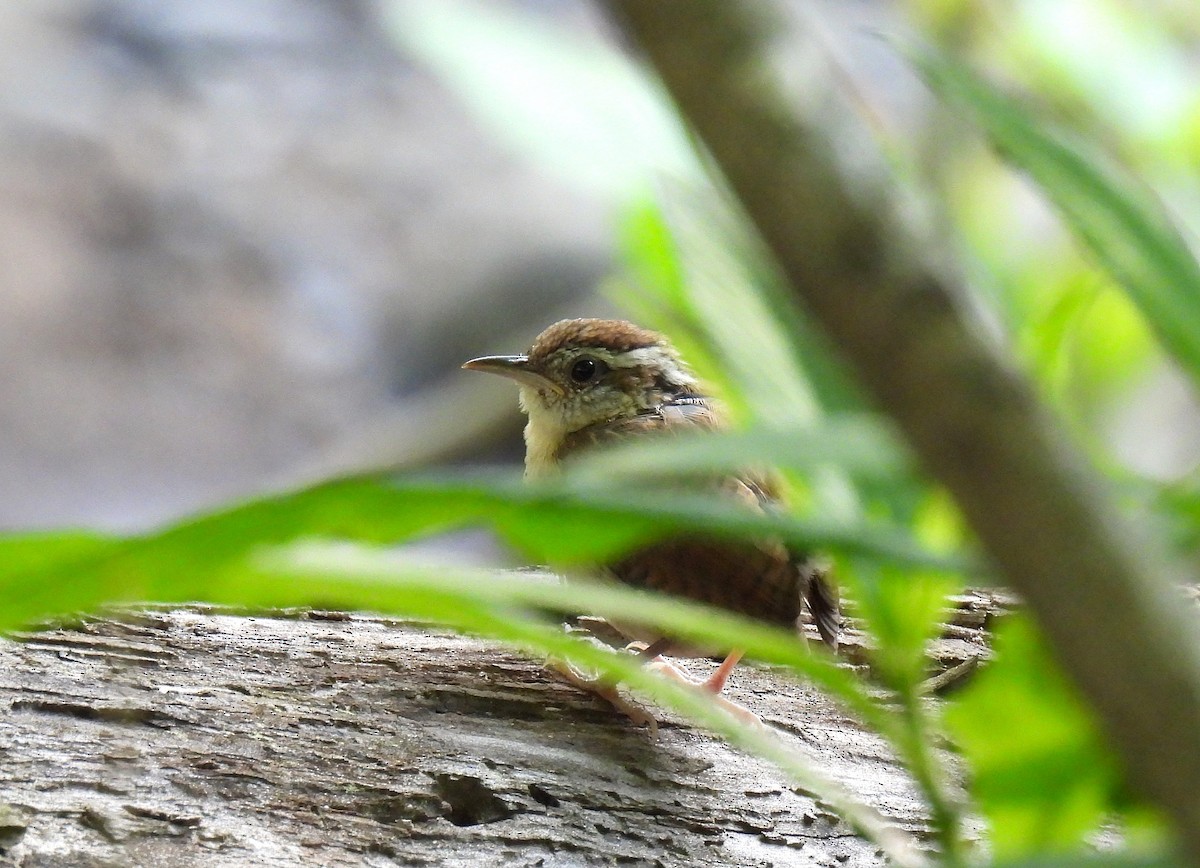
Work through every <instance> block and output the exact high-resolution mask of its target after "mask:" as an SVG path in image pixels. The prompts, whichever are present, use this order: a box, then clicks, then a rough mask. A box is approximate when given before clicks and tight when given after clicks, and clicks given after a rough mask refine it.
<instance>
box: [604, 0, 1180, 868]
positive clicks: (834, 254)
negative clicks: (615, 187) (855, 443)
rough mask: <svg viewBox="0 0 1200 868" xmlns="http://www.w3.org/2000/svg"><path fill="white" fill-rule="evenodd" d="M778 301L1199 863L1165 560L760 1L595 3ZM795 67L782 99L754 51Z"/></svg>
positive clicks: (818, 73)
mask: <svg viewBox="0 0 1200 868" xmlns="http://www.w3.org/2000/svg"><path fill="white" fill-rule="evenodd" d="M609 5H610V6H611V7H612V8H613V9H614V10H616V11H617V12H618V17H619V19H620V21H621V22H622V23H623V24H624V26H625V29H626V31H627V33H628V34H629V35H630V36H631V37H632V38H633V39H634V41H635V42H636V43H637V44H638V45H639V46H640V47H641V48H642V49H643V50H644V51H645V54H646V56H647V57H648V59H649V60H650V62H651V63H652V64H653V65H654V67H655V68H656V70H657V71H658V73H659V75H660V76H661V77H662V80H663V82H664V84H665V85H666V87H667V90H668V91H669V92H670V94H671V95H672V97H673V98H674V99H675V101H676V103H677V104H678V105H679V108H680V110H681V111H682V113H683V115H684V117H685V118H686V119H687V121H688V122H690V123H691V124H692V125H693V126H694V128H695V130H696V131H697V133H698V134H699V137H700V139H701V140H702V141H703V142H704V143H705V145H707V147H708V148H709V150H710V151H711V153H712V155H713V157H714V158H715V160H716V163H717V164H718V166H719V167H720V169H721V171H722V172H723V173H724V175H725V177H726V178H727V179H728V181H729V184H730V186H731V187H732V188H733V190H734V192H735V193H736V194H737V196H738V198H739V199H740V201H741V203H742V205H743V206H744V208H745V209H746V212H747V213H748V215H749V217H750V219H751V220H752V221H753V223H754V224H755V226H756V227H757V229H758V231H759V233H760V234H761V236H762V238H763V239H764V241H765V242H766V244H767V246H768V247H769V248H770V250H771V252H772V254H773V256H774V257H775V260H776V261H777V262H778V263H779V265H780V267H781V268H782V271H783V272H784V275H785V276H786V278H787V281H788V283H789V284H790V286H791V287H792V289H793V290H794V291H795V293H796V296H797V298H798V299H799V300H800V301H801V302H802V303H803V305H804V306H805V307H806V308H807V309H808V310H809V311H810V312H811V313H812V314H813V315H814V316H815V318H816V319H817V320H818V321H819V322H820V324H821V325H822V326H823V327H824V328H825V330H826V331H827V332H828V334H829V335H830V336H831V337H832V338H833V339H834V341H835V343H836V344H837V346H838V347H839V348H840V349H841V351H842V352H843V353H844V355H845V358H846V359H847V360H848V361H849V362H850V364H851V365H852V366H853V367H854V368H855V369H856V371H857V373H858V374H859V376H860V378H861V380H862V382H863V384H864V385H865V386H866V387H867V388H868V389H869V391H870V392H871V393H872V394H873V395H874V397H875V398H876V400H877V401H878V402H879V404H880V405H881V406H882V407H883V409H884V410H886V411H887V412H888V413H889V414H890V415H891V416H892V417H893V418H894V419H895V420H896V421H897V423H898V425H899V426H900V428H901V430H902V431H903V432H904V434H905V436H906V437H907V439H908V440H909V442H910V443H911V444H912V446H913V448H914V450H915V451H916V453H917V455H918V456H919V457H920V458H921V460H922V461H923V463H924V464H925V466H926V467H927V468H928V469H929V470H930V471H931V472H932V473H933V474H934V475H935V476H936V477H937V478H938V479H939V480H940V481H941V482H943V483H944V484H945V485H946V486H947V488H948V489H949V490H950V491H951V492H952V493H953V495H954V497H955V499H956V500H957V502H958V504H959V505H960V507H961V508H962V510H963V513H964V514H965V516H966V517H967V520H968V521H969V522H970V524H971V526H972V528H974V530H975V531H976V533H977V534H978V536H979V539H980V541H981V542H982V544H983V546H984V547H985V548H986V550H987V552H988V554H989V555H990V556H991V558H992V559H993V560H994V562H995V563H996V565H997V566H998V567H999V568H1000V570H1001V571H1002V573H1003V575H1004V578H1005V579H1006V581H1007V582H1009V583H1010V584H1011V586H1012V587H1013V588H1015V589H1016V590H1017V591H1019V592H1020V593H1021V595H1022V596H1023V597H1024V598H1025V599H1026V600H1027V601H1028V602H1029V605H1030V608H1031V609H1032V610H1033V613H1034V614H1035V616H1036V617H1037V618H1038V620H1039V621H1040V623H1041V625H1042V627H1043V629H1044V630H1045V632H1046V633H1047V635H1048V636H1049V637H1050V639H1051V641H1052V643H1053V645H1054V647H1055V649H1056V651H1057V653H1058V654H1059V656H1060V658H1061V660H1062V662H1063V664H1064V666H1065V668H1066V669H1067V671H1068V672H1069V673H1070V674H1071V675H1072V676H1073V677H1074V679H1075V680H1076V681H1077V683H1078V684H1079V686H1080V687H1081V689H1082V691H1083V692H1084V694H1085V695H1086V696H1087V697H1088V698H1089V699H1090V700H1091V702H1092V704H1093V705H1094V706H1095V708H1096V709H1097V710H1098V712H1099V713H1100V716H1101V718H1102V721H1103V724H1104V725H1105V727H1106V729H1107V731H1108V733H1109V735H1110V736H1111V737H1112V740H1113V742H1114V744H1115V745H1116V747H1117V748H1118V749H1119V750H1120V752H1121V754H1122V755H1123V757H1124V760H1125V767H1126V769H1127V771H1128V774H1129V777H1130V779H1131V781H1132V782H1133V783H1134V785H1135V786H1136V787H1137V788H1138V789H1139V790H1140V791H1141V792H1142V793H1143V794H1144V795H1146V796H1148V797H1149V798H1151V799H1152V800H1154V801H1155V802H1157V803H1158V804H1159V805H1160V806H1161V807H1162V808H1163V809H1164V810H1165V811H1166V812H1167V814H1168V815H1169V816H1171V817H1172V819H1173V820H1174V822H1175V825H1176V828H1177V829H1178V830H1179V832H1180V834H1181V836H1182V839H1183V840H1184V842H1185V844H1186V846H1187V848H1188V850H1189V851H1190V855H1191V857H1192V858H1193V860H1196V861H1198V862H1200V787H1197V786H1196V782H1197V781H1200V737H1198V735H1197V734H1198V733H1200V642H1197V641H1196V640H1197V631H1196V622H1195V618H1194V617H1193V615H1192V613H1191V612H1186V611H1185V610H1184V609H1183V608H1182V607H1180V606H1179V605H1178V601H1177V598H1176V597H1175V596H1174V595H1173V594H1172V593H1171V588H1170V585H1169V582H1168V576H1167V571H1166V569H1165V567H1164V566H1163V564H1164V562H1165V557H1164V555H1163V553H1162V552H1161V551H1159V550H1158V549H1157V548H1156V547H1155V546H1154V545H1153V544H1151V543H1150V542H1149V541H1148V540H1144V539H1139V538H1138V537H1137V534H1136V532H1135V530H1134V529H1133V528H1132V527H1131V526H1130V525H1129V523H1128V522H1126V521H1124V520H1122V518H1121V517H1120V516H1118V515H1116V513H1115V510H1114V509H1113V507H1112V503H1113V502H1114V499H1113V497H1112V496H1111V493H1110V492H1108V491H1106V490H1105V487H1104V486H1103V484H1102V482H1101V481H1100V480H1099V479H1098V478H1096V477H1095V475H1094V474H1093V473H1091V472H1089V471H1088V470H1087V469H1086V468H1084V467H1083V466H1082V464H1081V462H1080V461H1079V460H1078V458H1077V457H1076V456H1075V455H1074V454H1073V453H1072V452H1071V450H1070V449H1069V447H1067V446H1066V444H1065V442H1064V439H1063V437H1062V435H1061V433H1060V432H1059V431H1058V430H1057V429H1056V428H1055V426H1054V425H1053V424H1052V423H1051V422H1050V421H1049V419H1048V416H1047V414H1046V413H1045V411H1044V409H1043V408H1042V407H1041V406H1040V405H1039V403H1038V401H1037V400H1036V398H1035V396H1034V395H1033V392H1032V389H1031V388H1030V386H1029V384H1028V383H1027V382H1025V381H1024V380H1023V379H1022V378H1021V377H1020V376H1018V375H1017V374H1016V373H1015V372H1014V371H1013V370H1012V369H1011V368H1010V366H1009V365H1008V364H1007V362H1006V361H1004V360H1003V359H1002V358H1001V355H1000V354H999V353H998V351H997V349H996V348H995V346H994V345H993V344H992V343H991V342H990V341H988V340H987V339H985V338H984V337H983V334H982V329H980V328H979V324H978V323H977V322H974V321H973V319H972V317H970V316H968V315H967V314H966V312H965V304H964V303H963V300H964V298H965V297H966V296H965V293H963V292H962V288H961V287H957V286H954V285H953V284H952V282H951V281H949V280H947V279H946V278H945V276H944V275H942V274H940V273H939V272H938V270H937V269H936V268H934V267H933V265H932V261H933V257H932V255H931V252H930V250H931V247H930V245H928V244H926V245H924V246H923V245H922V244H921V243H920V242H919V241H918V239H917V238H916V237H915V236H914V233H913V231H912V228H911V220H910V219H908V217H909V215H906V214H905V213H903V211H902V209H901V208H900V207H899V205H898V201H897V197H896V195H895V193H894V191H893V190H891V189H890V187H889V185H888V184H887V183H886V180H885V179H886V173H885V172H884V171H883V166H884V164H883V162H882V160H881V159H879V157H878V154H876V153H873V148H872V147H871V135H870V133H869V131H867V130H866V129H865V128H864V127H863V125H861V124H858V123H856V122H855V119H854V118H853V117H851V116H850V115H849V112H848V111H847V110H846V108H845V106H844V105H841V104H840V103H839V102H838V100H837V93H838V90H839V82H838V80H837V79H836V78H835V77H834V76H833V75H831V74H829V72H828V69H827V64H826V63H825V62H824V57H823V53H822V50H821V48H820V47H819V46H818V45H817V44H816V41H815V40H814V39H811V38H809V39H805V38H804V37H805V34H803V33H798V32H797V31H795V30H794V29H789V28H788V27H786V26H785V22H784V19H783V16H782V15H781V14H780V10H779V8H778V4H776V3H773V2H767V0H743V2H737V0H690V2H687V3H669V2H661V3H647V2H644V0H609ZM784 45H786V49H787V57H788V59H789V61H790V64H791V66H792V67H793V68H800V69H802V70H803V72H804V79H803V80H802V82H798V85H799V86H798V87H797V89H796V91H795V92H792V93H786V94H785V92H784V88H783V85H782V83H781V82H782V79H781V76H780V75H779V71H778V69H777V67H776V65H775V64H774V63H773V60H775V59H777V58H778V57H779V56H780V52H779V49H780V48H781V47H783V46H784Z"/></svg>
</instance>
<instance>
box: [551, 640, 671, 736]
mask: <svg viewBox="0 0 1200 868" xmlns="http://www.w3.org/2000/svg"><path fill="white" fill-rule="evenodd" d="M546 667H547V668H549V669H551V670H553V671H554V672H557V673H558V674H559V675H561V676H562V677H563V678H564V679H565V680H566V681H567V682H569V683H570V684H573V685H575V686H576V687H578V688H579V689H580V690H583V691H585V692H587V693H591V694H593V695H595V696H598V697H600V698H601V699H603V700H604V701H605V702H607V703H608V704H609V705H611V706H612V707H613V708H615V709H616V710H617V711H619V712H621V713H622V714H623V715H625V716H626V717H628V718H629V719H630V720H631V721H632V722H633V723H634V724H635V725H637V726H647V727H649V728H650V734H651V735H657V734H658V719H657V718H655V716H654V715H653V714H651V713H650V712H649V711H648V710H647V709H646V708H644V707H643V706H641V705H639V704H638V703H636V702H632V701H630V700H628V699H626V698H625V697H624V696H622V695H621V694H620V693H619V692H618V691H617V685H616V682H615V681H613V680H611V679H609V678H605V677H604V676H593V675H587V674H586V673H584V672H583V671H581V670H580V669H578V668H577V667H575V666H573V665H572V664H571V663H570V662H569V661H566V660H559V659H558V658H551V659H550V660H548V661H547V662H546Z"/></svg>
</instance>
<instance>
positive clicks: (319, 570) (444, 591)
mask: <svg viewBox="0 0 1200 868" xmlns="http://www.w3.org/2000/svg"><path fill="white" fill-rule="evenodd" d="M246 589H252V591H251V593H253V594H254V595H256V596H257V597H258V600H257V601H258V602H260V603H268V602H269V603H270V604H271V605H280V604H285V605H305V604H313V603H318V604H321V605H325V604H326V603H328V602H332V603H333V604H335V605H337V606H340V607H347V608H370V609H373V610H377V611H383V612H390V613H393V614H400V615H406V616H409V617H416V618H420V619H430V620H437V621H440V622H442V623H445V624H448V625H450V626H453V627H455V628H457V629H459V630H462V631H464V632H470V633H476V634H481V635H488V636H494V637H496V638H499V639H503V640H505V641H508V642H511V643H514V644H517V645H519V646H523V647H525V648H527V649H529V650H531V651H533V652H535V653H538V654H547V653H549V654H553V655H557V656H559V657H564V658H567V659H570V660H571V661H572V662H574V663H576V664H577V665H582V666H587V667H589V668H592V669H595V670H596V671H598V672H600V673H602V674H605V675H608V676H610V677H612V678H613V679H615V680H620V681H621V682H622V683H624V684H627V685H628V686H630V687H633V688H635V689H637V690H638V691H639V692H642V693H645V694H647V695H649V696H651V697H652V698H653V699H655V700H656V701H659V702H662V703H663V704H664V705H667V706H669V707H671V708H674V709H675V710H677V711H679V712H681V713H684V714H686V715H687V716H688V717H689V718H691V719H693V720H696V721H699V722H700V723H702V724H703V725H705V726H707V727H709V728H711V729H713V730H714V731H716V732H719V733H721V734H722V735H724V736H725V737H726V738H728V739H729V740H730V741H731V742H732V743H733V744H735V745H738V746H740V747H742V748H743V749H745V750H747V751H749V752H751V753H753V754H755V755H756V756H759V757H762V758H764V759H766V760H768V761H770V762H774V763H776V764H777V765H778V766H779V767H780V768H781V769H783V770H784V771H786V772H787V773H789V774H790V775H791V776H792V777H793V779H794V780H795V781H796V782H797V783H798V784H800V785H801V786H803V787H804V788H806V789H808V790H810V791H812V792H814V793H816V794H818V795H819V797H820V798H821V799H822V800H823V801H825V802H826V803H828V804H829V805H830V806H831V807H832V808H833V809H834V810H836V811H837V812H838V813H839V814H840V815H841V816H843V817H844V818H845V819H846V820H847V821H848V822H849V823H850V824H851V825H852V826H853V827H855V828H856V829H857V830H858V831H859V832H860V833H862V834H864V835H865V836H866V837H867V838H868V839H869V840H871V841H874V842H875V843H876V844H878V845H879V846H881V847H882V848H883V849H885V850H886V851H887V853H888V855H889V856H890V857H891V858H892V859H893V860H894V861H895V863H896V864H899V865H914V866H915V865H917V864H923V863H920V861H919V860H918V859H917V857H916V856H915V850H914V848H913V842H912V841H911V839H910V838H909V837H908V836H907V835H905V834H903V833H900V832H899V831H898V830H897V829H895V828H894V827H891V826H890V824H888V823H887V822H886V821H884V820H883V819H882V818H881V817H879V816H878V814H876V813H875V811H874V810H873V809H871V808H868V807H866V806H865V805H863V804H861V802H859V801H858V800H857V799H856V798H854V797H853V796H851V795H850V794H848V793H847V792H846V791H845V790H844V789H843V788H842V787H841V786H840V785H839V784H837V783H835V782H833V781H832V780H830V779H828V778H826V777H825V775H824V774H823V773H822V772H821V771H820V770H819V769H817V768H815V767H814V766H813V765H812V764H811V762H810V761H808V760H807V758H805V757H803V756H801V755H799V754H797V753H796V752H795V751H793V750H791V749H789V748H787V747H785V746H784V745H783V744H782V743H781V742H780V741H779V740H778V739H776V738H775V737H774V736H773V735H772V734H771V733H770V732H769V731H768V730H765V729H761V728H758V727H748V726H745V725H744V724H741V723H740V722H738V721H736V720H734V719H733V718H732V717H731V716H730V715H728V714H727V713H726V712H724V711H723V710H721V709H719V708H718V707H717V706H716V705H715V704H713V703H712V702H711V701H708V700H706V698H704V697H703V696H702V695H701V694H700V693H699V692H698V691H695V690H689V689H687V688H685V687H683V686H682V685H680V684H678V683H676V682H673V681H668V680H664V679H662V678H661V677H660V676H657V675H655V674H653V673H651V672H649V671H648V670H647V669H646V668H645V667H642V666H639V665H637V664H636V658H635V657H634V656H633V655H628V654H614V653H612V652H609V651H606V650H602V649H599V648H597V647H595V646H594V645H589V644H585V643H583V642H580V641H579V640H578V639H574V638H572V637H569V636H567V635H565V634H564V633H563V632H562V631H561V630H560V629H558V628H557V626H555V627H549V626H547V625H545V624H539V623H537V622H536V621H535V620H532V619H531V617H530V615H531V613H532V612H533V611H542V610H550V611H558V612H572V613H573V612H579V611H587V612H592V613H597V614H602V615H605V616H608V617H619V618H623V619H625V620H637V621H642V622H647V623H655V624H658V625H661V626H664V627H669V628H670V630H671V632H672V633H675V634H677V635H680V636H683V637H685V638H691V637H696V638H701V637H704V638H705V640H706V641H707V642H709V643H711V647H714V648H717V647H723V648H728V647H732V646H734V645H736V646H737V647H739V648H745V649H746V650H748V651H749V652H750V653H751V654H753V655H755V656H757V657H759V658H760V659H765V660H770V661H772V662H776V663H780V664H783V665H787V666H790V667H792V668H794V669H797V670H798V671H800V672H803V673H804V674H805V675H807V676H808V677H810V678H811V679H812V680H814V681H815V682H817V683H818V684H819V685H821V686H823V687H825V688H826V689H830V690H831V691H832V692H833V693H834V695H835V696H839V697H841V698H842V699H843V701H845V702H846V703H847V704H848V705H849V707H850V708H851V709H853V710H854V711H856V712H857V713H859V714H860V715H861V716H863V717H864V718H865V719H866V720H867V721H869V722H870V723H871V724H874V725H876V726H877V727H879V728H880V729H881V730H883V731H884V732H886V731H888V730H889V729H894V727H895V722H894V719H893V717H892V716H891V715H890V713H889V712H887V711H886V710H885V709H883V708H882V707H881V706H879V705H878V704H877V703H876V702H875V701H874V700H873V699H871V698H870V697H869V696H868V695H867V694H866V692H865V691H864V690H863V688H862V687H861V685H860V684H859V683H858V682H857V680H856V679H855V678H854V677H853V675H851V674H850V673H849V672H847V671H846V670H844V669H842V668H840V667H839V666H838V665H837V664H836V662H835V661H834V660H833V659H832V658H831V657H829V656H828V655H826V654H824V653H823V652H820V651H817V652H812V651H810V650H809V649H808V648H807V646H806V645H805V643H804V642H803V641H802V640H801V639H800V638H799V637H798V636H797V635H796V634H795V633H794V632H791V631H783V630H780V629H777V628H771V627H764V626H763V625H762V624H760V623H757V622H753V621H749V620H747V619H744V618H738V617H736V616H733V615H728V614H726V613H723V612H719V611H717V610H713V609H708V608H706V607H702V606H697V605H695V604H691V603H688V602H686V601H680V600H677V599H668V598H664V597H658V596H654V595H648V594H644V593H640V592H637V591H633V590H631V589H628V588H623V587H615V586H606V585H598V584H591V583H572V584H570V585H564V584H561V583H558V582H546V581H544V580H542V581H537V580H531V579H530V578H517V577H512V576H503V575H498V574H496V573H494V572H488V571H467V570H446V569H442V568H438V569H420V568H416V567H413V566H411V565H406V564H404V563H403V562H402V561H400V560H398V559H397V557H396V556H395V555H394V554H391V553H386V552H379V551H371V550H369V549H365V548H362V547H354V546H346V545H340V546H328V545H304V546H298V547H294V548H292V549H287V550H277V551H274V552H269V553H266V554H264V555H263V556H261V557H259V558H257V559H255V560H253V561H252V562H245V563H243V564H242V565H239V567H238V568H237V569H234V570H231V571H229V572H228V573H227V574H226V575H225V577H224V585H223V586H222V587H221V588H220V589H216V590H217V594H218V596H227V597H228V598H229V599H230V600H238V601H241V602H246V594H247V590H246Z"/></svg>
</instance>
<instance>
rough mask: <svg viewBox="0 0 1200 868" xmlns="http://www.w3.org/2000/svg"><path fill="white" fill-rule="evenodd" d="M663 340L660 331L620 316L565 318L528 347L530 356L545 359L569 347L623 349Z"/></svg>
mask: <svg viewBox="0 0 1200 868" xmlns="http://www.w3.org/2000/svg"><path fill="white" fill-rule="evenodd" d="M662 342H663V336H662V335H660V334H659V333H658V332H653V331H650V329H644V328H642V327H641V326H636V325H634V324H633V323H631V322H625V320H620V319H564V320H561V321H560V322H556V323H555V324H554V325H552V326H550V327H549V328H548V329H546V330H545V331H544V332H542V333H541V334H540V335H538V336H537V339H536V340H534V342H533V346H532V347H530V348H529V360H530V361H531V362H534V363H535V364H536V363H537V362H540V361H543V360H545V359H546V358H547V357H548V356H550V355H552V354H553V353H555V352H557V351H558V350H561V349H565V348H567V347H603V348H604V349H608V350H613V351H614V352H618V353H623V352H626V351H627V350H636V349H640V348H641V347H652V346H654V345H655V344H659V343H662Z"/></svg>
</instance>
